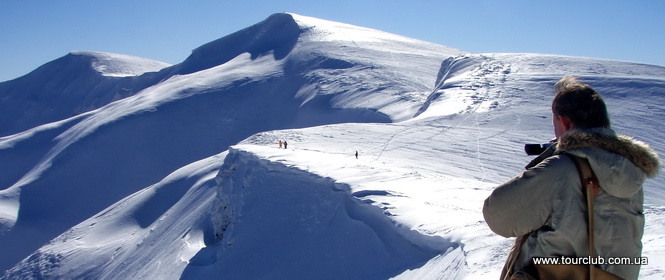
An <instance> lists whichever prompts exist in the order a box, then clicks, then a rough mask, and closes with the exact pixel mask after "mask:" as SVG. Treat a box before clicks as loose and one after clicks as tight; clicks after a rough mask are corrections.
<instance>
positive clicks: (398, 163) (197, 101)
mask: <svg viewBox="0 0 665 280" xmlns="http://www.w3.org/2000/svg"><path fill="white" fill-rule="evenodd" d="M109 59H110V60H109ZM114 59H119V60H122V61H125V62H127V63H128V64H124V63H112V62H111V61H115V60H114ZM141 63H142V62H141V59H127V58H126V57H125V58H121V57H120V56H118V55H109V54H100V53H87V52H83V53H81V52H75V53H72V54H70V55H68V56H66V57H65V58H62V59H58V60H56V61H54V62H51V63H49V64H47V65H44V66H43V67H41V68H40V69H37V70H35V71H34V72H33V73H31V74H29V75H26V76H25V77H22V78H20V79H17V80H14V81H9V82H5V83H1V84H0V102H1V103H0V106H6V108H10V109H9V110H7V111H0V112H1V113H0V114H4V113H5V112H7V114H9V115H11V116H15V114H16V113H17V112H18V111H16V110H18V109H12V108H11V107H12V106H14V105H15V106H16V108H22V107H21V106H27V105H26V104H30V106H32V107H31V108H32V109H34V110H28V111H26V113H25V115H23V117H21V118H22V119H21V118H19V119H17V120H16V121H15V122H12V121H7V124H8V126H7V128H6V129H7V131H13V132H10V133H14V132H16V133H15V134H13V135H9V136H5V137H2V138H0V169H2V171H3V172H0V248H2V250H0V271H1V270H5V269H9V270H8V271H7V272H6V273H5V275H4V278H5V279H15V278H19V279H31V278H37V279H58V278H87V279H179V278H186V279H202V278H203V279H205V278H208V279H217V278H220V277H223V276H227V277H229V278H317V279H318V278H325V277H330V278H363V279H385V278H389V277H395V278H397V279H441V278H448V279H489V278H496V277H498V274H499V272H500V269H501V266H502V265H503V260H504V259H505V255H506V252H507V250H508V248H509V246H510V244H511V242H512V240H510V239H505V238H501V237H499V236H497V235H495V234H493V233H492V232H490V230H489V228H488V227H487V226H486V225H485V223H484V222H483V218H482V214H481V213H480V208H481V207H482V202H483V200H484V198H485V197H487V195H488V194H489V193H490V192H491V190H492V189H493V188H494V187H495V186H496V185H497V184H499V183H501V182H504V181H505V180H508V179H509V178H511V177H512V176H515V175H517V174H519V173H520V172H521V171H522V170H523V166H524V165H525V164H526V163H527V162H528V161H529V160H530V159H531V158H530V157H528V156H526V155H524V154H523V153H524V152H523V147H524V144H525V143H542V142H546V141H549V139H551V138H552V135H553V131H552V130H553V129H552V124H551V111H550V106H551V100H552V95H553V92H552V86H553V85H554V83H555V82H556V80H558V79H560V78H561V77H562V76H564V75H575V76H578V77H580V78H581V80H582V81H583V82H586V83H589V84H591V86H593V87H594V88H595V89H597V90H598V91H599V92H600V93H601V94H603V96H604V97H605V100H606V103H607V105H608V109H609V112H610V114H611V118H612V123H613V127H614V128H615V129H616V130H617V132H618V133H620V134H626V135H630V136H633V137H635V138H637V139H638V140H642V141H644V142H646V143H648V144H650V145H652V147H654V148H655V149H656V150H657V151H658V152H659V153H660V154H663V153H665V150H664V149H665V141H664V140H663V139H665V135H663V133H664V132H663V130H662V129H661V128H662V125H661V123H662V120H663V119H665V111H664V110H665V109H664V108H665V99H664V96H665V79H664V78H663V77H665V68H663V67H658V66H651V65H643V64H634V63H627V62H618V61H608V60H599V59H592V58H579V57H567V56H557V55H545V54H493V53H486V54H464V53H462V52H461V51H459V50H455V49H452V48H448V47H444V46H439V45H435V44H431V43H427V42H422V41H418V40H413V39H409V38H405V37H401V36H397V35H393V34H388V33H384V32H380V31H375V30H371V29H367V28H362V27H357V26H352V25H347V24H341V23H334V22H329V21H325V20H319V19H314V18H309V17H304V16H299V15H294V14H277V15H273V16H271V17H269V18H268V19H266V20H265V21H263V22H261V23H259V24H257V25H255V26H250V27H248V28H246V29H243V30H241V31H239V32H237V33H234V34H231V35H229V36H226V37H223V38H221V39H219V40H215V41H213V42H211V43H208V44H205V45H203V46H201V47H200V48H197V49H196V50H194V51H193V52H192V55H191V56H190V57H188V58H187V59H186V60H185V61H184V62H182V63H181V64H177V65H174V66H171V67H166V68H163V69H161V70H160V71H158V72H148V73H145V74H142V75H138V76H129V77H118V76H123V75H124V74H127V75H129V74H137V73H139V72H141V71H138V70H140V69H139V68H140V67H138V68H135V70H137V72H132V71H130V70H131V69H128V68H126V67H129V66H128V65H134V66H136V65H140V64H141ZM155 65H157V64H155ZM153 66H154V65H153ZM155 67H156V68H158V67H157V66H155ZM129 68H132V67H129ZM155 70H156V69H155ZM59 71H60V72H59ZM45 77H48V79H46V78H45ZM34 81H41V82H40V83H36V84H35V86H31V83H33V82H34ZM37 88H38V89H41V90H43V89H46V88H51V89H59V90H60V91H54V92H58V93H62V98H61V99H58V98H55V99H54V100H53V102H52V105H49V104H51V103H49V101H50V100H49V99H47V98H46V97H44V96H42V95H41V93H39V92H40V91H34V93H30V92H31V89H37ZM119 90H120V91H122V90H127V91H126V92H124V93H119ZM6 92H9V93H10V94H4V93H6ZM25 92H28V93H29V94H22V93H25ZM19 93H21V94H19ZM65 93H67V94H65ZM72 93H76V94H73V95H71V96H70V94H72ZM40 96H41V97H40ZM40 98H41V99H40ZM81 98H82V99H83V100H84V102H82V103H81V102H80V101H81V100H80V99H81ZM116 99H117V100H116ZM62 102H64V103H62ZM68 102H73V103H71V104H70V103H68ZM109 102H110V103H109ZM65 103H66V104H65ZM82 104H83V105H82ZM91 104H94V106H93V105H91ZM49 106H54V107H53V108H52V111H49V110H50V109H47V110H43V109H39V108H49ZM100 106H101V107H100ZM97 107H99V108H97ZM3 108H4V107H3ZM95 108H97V109H95ZM12 110H15V111H12ZM35 112H39V113H35ZM42 113H43V114H42ZM56 113H57V114H56ZM2 120H3V121H5V120H8V119H6V118H4V116H3V118H2ZM0 122H1V121H0ZM329 124H335V125H329ZM2 129H5V126H3V125H0V130H2ZM21 131H22V132H21ZM280 140H286V141H288V143H289V145H288V149H284V148H281V149H280V148H279V147H278V144H277V143H278V142H279V141H280ZM229 147H233V148H232V149H231V150H230V153H229V155H228V156H227V153H226V152H224V151H227V150H228V149H229ZM356 152H357V153H358V158H356V157H355V155H356ZM220 153H221V154H220ZM174 170H175V171H174ZM663 185H665V175H662V174H661V175H658V176H657V177H655V178H654V179H649V180H647V183H646V184H645V194H646V195H645V201H646V203H647V205H646V206H645V215H646V221H647V222H646V224H647V226H646V229H645V237H644V239H643V242H644V255H645V256H647V257H649V260H650V263H649V265H648V266H643V267H642V273H641V276H642V277H643V278H644V279H661V278H662V277H663V275H664V273H663V271H665V262H664V261H663V259H664V258H663V253H662V251H663V248H665V242H664V241H663V240H664V239H665V228H664V227H663V226H662V225H663V219H664V218H663V217H665V215H664V213H665V211H663V209H662V208H663V204H664V201H665V190H663V187H662V186H663Z"/></svg>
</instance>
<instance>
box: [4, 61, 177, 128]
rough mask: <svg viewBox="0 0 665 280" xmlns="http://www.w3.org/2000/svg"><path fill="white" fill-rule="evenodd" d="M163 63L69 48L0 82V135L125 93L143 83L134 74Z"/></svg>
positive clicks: (88, 108)
mask: <svg viewBox="0 0 665 280" xmlns="http://www.w3.org/2000/svg"><path fill="white" fill-rule="evenodd" d="M167 66H169V65H168V64H166V63H162V62H157V61H154V60H149V59H145V58H139V57H133V56H128V55H121V54H112V53H102V52H80V51H79V52H71V53H69V54H67V55H66V56H64V57H61V58H59V59H56V60H54V61H51V62H49V63H47V64H44V65H43V66H41V67H39V68H37V69H36V70H34V71H32V72H31V73H29V74H27V75H25V76H23V77H20V78H17V79H14V80H11V81H6V82H2V83H0V93H1V94H0V136H5V135H9V134H14V133H17V132H21V131H24V130H27V129H30V128H33V127H35V126H38V125H42V124H46V123H50V122H54V121H59V120H62V119H65V118H69V117H72V116H74V115H78V114H80V113H83V112H87V111H90V110H93V109H97V108H99V107H101V106H103V105H106V104H108V103H110V102H113V101H116V100H120V99H123V98H125V97H128V96H131V95H133V94H134V93H136V92H138V91H140V90H141V89H143V88H145V87H146V86H147V85H145V82H142V80H145V77H143V78H141V77H139V76H141V75H142V74H144V73H147V72H156V71H159V70H160V69H162V68H164V67H167ZM146 76H151V74H148V75H146Z"/></svg>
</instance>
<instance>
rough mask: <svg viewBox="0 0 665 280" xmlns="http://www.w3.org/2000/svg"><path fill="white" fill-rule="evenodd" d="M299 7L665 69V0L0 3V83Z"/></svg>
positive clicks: (462, 38) (154, 50)
mask: <svg viewBox="0 0 665 280" xmlns="http://www.w3.org/2000/svg"><path fill="white" fill-rule="evenodd" d="M277 12H293V13H297V14H301V15H305V16H312V17H317V18H322V19H327V20H332V21H338V22H344V23H350V24H354V25H359V26H364V27H369V28H374V29H379V30H383V31H387V32H391V33H396V34H400V35H404V36H407V37H412V38H416V39H421V40H426V41H429V42H433V43H438V44H441V45H446V46H449V47H453V48H457V49H461V50H464V51H468V52H475V53H477V52H532V53H549V54H564V55H574V56H587V57H597V58H609V59H616V60H624V61H633V62H642V63H648V64H656V65H661V66H665V1H662V0H633V1H625V0H572V1H569V0H558V1H545V0H542V1H541V0H455V1H448V0H408V1H407V0H355V1H351V0H337V1H312V0H306V1H305V0H292V1H285V0H284V1H282V0H258V1H252V0H242V1H235V0H218V1H213V0H189V1H180V0H173V1H163V0H160V1H158V0H114V1H95V0H66V1H65V0H43V1H37V0H23V1H2V2H1V3H0V81H5V80H10V79H14V78H17V77H19V76H22V75H24V74H27V73H28V72H30V71H32V70H34V69H35V68H37V67H39V66H40V65H42V64H44V63H47V62H49V61H51V60H54V59H57V58H59V57H61V56H64V55H66V54H67V53H69V52H70V51H75V50H89V51H104V52H114V53H121V54H128V55H134V56H140V57H145V58H151V59H155V60H159V61H163V62H167V63H172V64H176V63H179V62H181V61H182V60H184V59H185V58H186V57H187V56H188V55H189V54H190V52H191V50H193V49H194V48H196V47H198V46H200V45H202V44H204V43H207V42H209V41H212V40H215V39H218V38H221V37H223V36H225V35H228V34H230V33H233V32H235V31H237V30H240V29H242V28H245V27H247V26H250V25H252V24H254V23H257V22H259V21H261V20H263V19H265V18H266V17H268V16H269V15H271V14H273V13H277Z"/></svg>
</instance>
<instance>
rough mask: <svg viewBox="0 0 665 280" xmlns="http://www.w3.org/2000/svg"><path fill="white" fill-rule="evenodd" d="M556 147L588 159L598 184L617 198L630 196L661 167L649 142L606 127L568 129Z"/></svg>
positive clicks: (560, 150)
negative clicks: (618, 133) (620, 133)
mask: <svg viewBox="0 0 665 280" xmlns="http://www.w3.org/2000/svg"><path fill="white" fill-rule="evenodd" d="M557 149H558V151H559V152H567V153H570V154H573V155H576V156H580V157H584V158H587V159H588V160H589V164H590V165H591V167H592V169H593V170H594V172H595V173H596V176H597V177H598V180H599V183H600V185H601V187H602V188H603V189H605V190H606V191H607V192H608V193H609V194H611V195H614V196H618V197H626V196H630V195H632V194H633V193H634V192H636V191H637V190H639V188H641V185H642V183H643V182H644V180H645V179H646V177H654V176H656V175H657V174H658V172H659V170H660V159H659V158H658V154H657V153H656V152H655V151H654V150H653V149H651V147H649V145H647V144H646V143H644V142H641V141H638V140H635V139H632V138H630V137H628V136H623V135H617V134H616V133H615V132H614V131H613V130H611V129H607V128H595V129H574V130H571V131H568V132H567V133H566V134H564V135H563V136H562V137H560V138H559V141H558V145H557Z"/></svg>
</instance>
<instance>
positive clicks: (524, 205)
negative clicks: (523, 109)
mask: <svg viewBox="0 0 665 280" xmlns="http://www.w3.org/2000/svg"><path fill="white" fill-rule="evenodd" d="M555 91H556V95H555V97H554V100H553V102H552V113H553V125H554V134H555V136H556V142H555V143H554V144H553V145H551V146H549V147H548V148H547V150H545V151H544V152H543V153H542V154H541V155H540V156H539V157H538V158H536V159H534V160H533V161H532V162H531V163H530V164H529V165H527V170H526V171H525V172H523V173H522V174H521V175H519V176H517V177H515V178H513V179H511V180H509V181H507V182H505V183H503V184H502V185H500V186H498V187H497V188H496V189H495V190H494V191H493V192H492V194H491V195H490V196H489V197H488V198H487V199H486V200H485V203H484V206H483V216H484V218H485V221H486V223H487V225H488V226H489V227H490V229H491V230H492V231H493V232H495V233H496V234H499V235H501V236H504V237H517V238H516V240H515V246H514V247H513V252H511V254H510V255H509V258H508V260H507V261H506V265H505V266H504V269H503V271H502V276H501V277H502V279H536V278H537V277H541V278H546V277H545V276H543V275H544V272H543V271H544V269H543V268H542V267H540V266H537V265H536V264H534V259H535V258H536V259H538V258H552V259H555V258H559V257H561V258H563V257H570V258H584V257H589V256H599V257H607V258H610V257H629V258H639V257H640V256H641V252H642V241H641V239H642V235H643V233H644V213H643V201H644V192H643V189H642V185H643V183H644V181H645V180H646V178H647V177H653V176H656V174H657V173H658V171H659V169H660V160H659V158H658V155H657V154H656V152H655V151H654V150H653V149H651V148H650V147H649V146H648V145H647V144H645V143H642V142H640V141H637V140H634V139H632V138H630V137H627V136H623V135H617V134H616V133H615V132H614V131H613V130H612V129H611V127H610V120H609V116H608V113H607V109H606V106H605V103H604V101H603V99H602V97H601V96H600V94H598V93H597V92H596V91H595V90H594V89H592V88H591V87H590V86H589V85H587V84H584V83H581V82H579V81H578V80H577V79H575V78H573V77H564V78H562V79H561V80H560V81H558V82H557V83H556V85H555ZM579 160H582V161H584V162H588V164H586V163H585V165H586V166H590V167H591V168H590V169H591V170H592V172H591V173H592V174H595V176H594V177H593V178H594V179H596V178H597V180H596V181H595V182H597V185H598V186H599V187H597V188H595V189H593V190H592V189H590V192H589V195H587V194H586V193H585V188H584V187H583V185H585V186H586V185H587V183H589V184H591V183H593V181H589V182H586V181H585V182H584V184H583V180H581V173H580V172H579V170H581V167H580V169H578V166H579V165H580V164H581V163H580V161H579ZM585 178H586V177H585ZM589 178H591V177H589ZM586 197H590V202H589V201H587V198H586ZM591 203H593V204H591ZM590 205H593V206H590ZM588 209H591V210H592V211H589V213H587V210H588ZM588 221H591V222H588ZM591 225H593V227H592V226H591ZM594 227H595V229H594ZM589 240H591V242H590V241H589ZM590 244H591V246H589V245H590ZM592 250H593V252H591V251H592ZM595 267H596V268H598V269H601V270H603V272H609V273H610V274H611V275H613V276H616V277H621V278H624V279H637V277H638V274H639V269H640V265H639V264H634V265H613V264H608V263H603V264H600V262H597V263H596V265H595ZM596 268H593V267H587V268H586V270H587V271H589V270H591V271H596ZM557 269H558V270H562V269H564V268H563V267H562V266H559V267H558V268H557ZM592 273H593V272H592ZM511 277H512V278H511ZM530 277H531V278H530ZM552 277H553V276H552ZM585 278H587V277H585Z"/></svg>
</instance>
